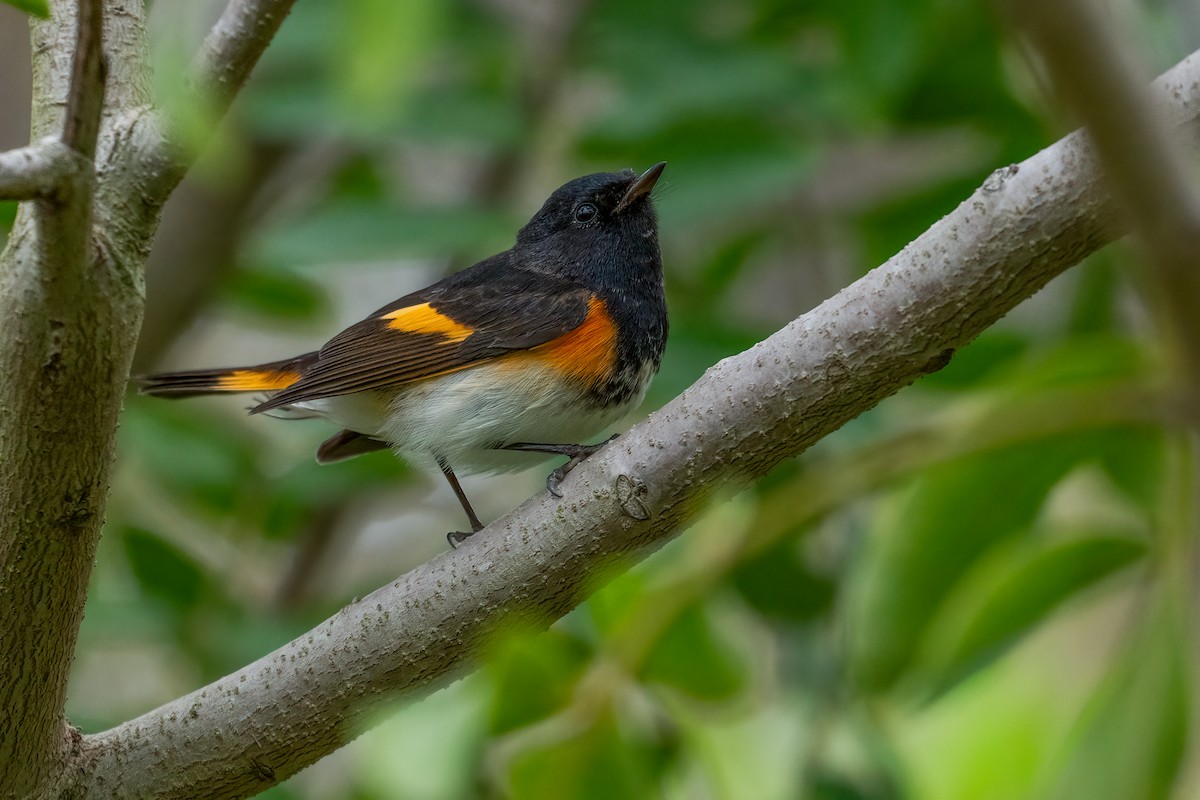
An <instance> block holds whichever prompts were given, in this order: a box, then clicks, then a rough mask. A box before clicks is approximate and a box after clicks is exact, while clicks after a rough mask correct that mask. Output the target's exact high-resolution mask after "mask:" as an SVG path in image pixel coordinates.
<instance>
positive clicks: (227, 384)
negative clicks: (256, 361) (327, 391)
mask: <svg viewBox="0 0 1200 800" xmlns="http://www.w3.org/2000/svg"><path fill="white" fill-rule="evenodd" d="M298 380H300V373H299V372H290V371H287V370H268V369H235V370H233V371H232V372H228V373H226V374H225V375H221V376H220V377H219V378H217V385H216V388H217V389H219V390H223V391H228V392H265V391H275V390H277V389H286V388H287V387H289V386H291V385H292V384H293V383H295V382H296V381H298Z"/></svg>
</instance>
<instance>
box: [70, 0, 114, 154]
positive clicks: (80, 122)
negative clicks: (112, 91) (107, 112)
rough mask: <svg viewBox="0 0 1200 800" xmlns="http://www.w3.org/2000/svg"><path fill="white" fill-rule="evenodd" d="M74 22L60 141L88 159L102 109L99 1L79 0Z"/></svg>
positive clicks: (100, 7)
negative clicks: (68, 85) (69, 82)
mask: <svg viewBox="0 0 1200 800" xmlns="http://www.w3.org/2000/svg"><path fill="white" fill-rule="evenodd" d="M77 8H78V12H77V13H78V16H77V18H76V21H75V56H74V61H73V62H72V64H71V84H70V90H69V94H68V95H67V114H66V119H65V120H64V121H63V134H62V138H63V143H64V144H65V145H66V146H67V147H70V148H71V149H72V150H75V151H76V152H78V153H82V154H83V155H84V157H85V158H87V159H88V160H89V161H90V160H91V159H93V158H95V156H96V138H97V136H99V134H100V116H101V112H102V111H103V109H104V83H105V76H106V73H107V69H106V67H105V62H104V52H103V48H102V46H101V39H102V37H103V27H104V10H103V8H102V0H79V5H78V7H77Z"/></svg>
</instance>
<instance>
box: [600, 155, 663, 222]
mask: <svg viewBox="0 0 1200 800" xmlns="http://www.w3.org/2000/svg"><path fill="white" fill-rule="evenodd" d="M666 168H667V162H665V161H660V162H658V163H657V164H655V165H654V166H653V167H651V168H650V169H648V170H646V171H645V172H643V173H642V176H641V177H640V178H638V179H637V180H636V181H634V182H633V186H630V187H629V189H628V190H627V191H626V192H625V196H624V197H622V198H621V202H619V203H617V207H616V208H615V209H613V213H614V214H620V213H621V212H622V211H624V210H625V209H626V208H629V206H630V205H632V204H633V201H634V200H637V199H638V198H639V197H642V196H644V195H648V194H650V190H651V189H653V188H654V184H656V183H658V178H659V176H661V175H662V174H663V170H664V169H666Z"/></svg>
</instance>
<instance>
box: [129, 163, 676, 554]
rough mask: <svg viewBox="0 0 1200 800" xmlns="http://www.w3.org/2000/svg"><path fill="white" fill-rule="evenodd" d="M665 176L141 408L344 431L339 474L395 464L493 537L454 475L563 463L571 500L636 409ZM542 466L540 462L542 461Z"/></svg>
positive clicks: (655, 170)
mask: <svg viewBox="0 0 1200 800" xmlns="http://www.w3.org/2000/svg"><path fill="white" fill-rule="evenodd" d="M665 168H666V162H660V163H658V164H655V165H654V166H652V167H650V168H649V169H648V170H646V171H645V172H643V173H641V174H638V173H636V172H634V171H633V170H629V169H626V170H621V171H618V172H601V173H595V174H591V175H585V176H583V177H580V178H576V179H574V180H572V181H569V182H568V183H566V184H564V185H562V186H561V187H559V188H558V189H556V190H555V191H554V192H553V193H552V194H551V195H550V197H549V198H548V199H547V200H546V201H545V203H544V204H543V205H542V206H541V208H540V209H539V210H538V211H537V212H536V213H535V214H534V215H533V217H532V218H531V219H530V220H529V222H528V223H527V224H525V226H524V227H522V228H521V229H520V230H519V231H518V233H517V236H516V242H515V243H514V245H513V246H512V247H511V248H510V249H508V250H505V251H504V252H501V253H498V254H496V255H493V256H491V257H489V258H485V259H483V260H482V261H479V262H478V263H476V264H474V265H472V266H470V267H467V268H466V269H463V270H461V271H459V272H456V273H453V274H451V275H449V276H448V277H446V278H444V279H442V280H439V281H437V282H436V283H434V284H432V285H430V286H428V287H426V288H424V289H421V290H419V291H416V292H412V293H411V294H407V295H405V296H404V297H401V298H400V299H399V300H396V301H395V302H392V303H389V304H388V305H386V306H384V307H382V308H380V309H379V310H378V311H376V312H374V313H373V314H371V315H370V316H368V317H367V318H366V319H364V320H362V321H361V322H358V323H356V324H354V325H351V326H350V327H348V328H346V329H345V330H343V331H341V332H340V333H338V334H337V335H336V336H334V337H333V338H332V339H330V340H329V341H328V342H326V343H325V344H324V345H323V346H322V347H321V348H320V349H318V350H314V351H312V352H309V353H304V354H303V355H299V356H296V357H294V358H288V359H284V360H281V361H272V362H269V363H264V364H256V365H253V366H240V367H227V368H215V369H198V370H189V371H183V372H163V373H158V374H153V375H145V376H141V377H140V378H139V379H138V381H137V382H138V384H139V390H140V392H141V393H142V394H146V395H152V396H158V397H164V398H183V397H191V396H195V395H207V394H223V393H228V392H247V393H255V394H257V395H258V397H257V398H256V405H253V406H252V407H251V408H250V409H249V412H250V413H251V414H267V415H270V416H276V417H282V418H285V419H306V418H313V417H317V418H322V419H325V420H327V421H330V422H332V423H334V424H335V425H337V426H338V427H339V428H340V429H341V430H340V431H339V432H338V433H336V434H334V435H333V436H331V437H330V438H328V439H327V440H325V441H324V442H323V443H322V444H321V445H320V446H319V447H318V448H317V452H316V459H317V461H318V462H319V463H321V464H329V463H333V462H337V461H341V460H343V459H347V458H352V457H354V456H358V455H362V454H364V453H369V452H373V451H377V450H384V449H391V450H392V451H394V452H395V453H396V454H397V455H398V456H399V457H401V458H403V459H405V460H407V461H409V462H410V463H417V464H427V465H429V466H431V467H436V468H437V469H438V470H439V471H440V472H441V473H442V475H444V476H445V478H446V481H447V482H448V483H449V485H450V488H451V490H452V491H453V492H454V495H455V497H457V499H458V501H459V503H460V504H461V505H462V509H463V511H464V512H465V514H466V517H467V521H468V522H469V524H470V527H471V530H470V531H469V532H464V531H452V532H450V533H448V534H447V539H448V541H449V543H450V545H451V546H452V547H457V546H458V545H460V544H462V542H464V541H465V540H466V539H467V538H468V537H470V536H471V535H473V534H475V533H478V532H479V531H480V530H482V529H483V524H482V523H481V522H480V519H479V516H478V515H477V514H476V513H475V510H474V509H473V508H472V506H471V503H470V501H469V500H468V499H467V496H466V494H465V493H464V492H463V489H462V486H461V484H460V483H459V480H458V474H459V473H463V474H468V473H497V472H506V471H516V470H520V469H524V468H526V467H529V466H531V465H532V463H534V462H533V461H532V460H531V456H530V454H538V455H540V457H541V458H545V457H546V456H548V455H556V456H566V457H567V459H568V460H567V462H566V463H565V464H563V465H562V466H560V467H558V468H557V469H555V470H554V471H552V472H551V473H550V475H549V477H548V478H547V480H546V488H547V489H548V490H549V491H550V493H551V494H553V495H555V496H557V497H561V496H562V493H561V489H560V484H561V483H562V481H563V479H564V478H565V477H566V475H567V474H568V473H569V472H570V470H571V469H573V468H574V467H575V466H576V465H577V464H579V463H580V461H582V460H583V459H585V458H587V457H588V456H589V455H591V454H592V453H594V452H595V451H596V450H598V449H599V448H600V447H602V446H603V445H604V444H605V443H606V442H601V443H599V444H582V442H583V441H584V440H586V439H589V438H592V437H595V436H596V435H598V434H599V433H601V432H603V431H605V430H606V429H609V428H610V427H612V426H613V425H615V424H616V423H617V422H619V421H620V420H621V419H622V418H623V417H624V416H626V415H627V414H628V413H629V412H630V411H631V410H633V409H634V408H636V407H637V406H638V405H640V404H641V402H642V400H643V398H644V396H645V393H646V390H647V387H648V386H649V384H650V382H651V380H652V378H653V377H654V376H655V374H657V372H658V370H659V366H660V364H661V361H662V354H663V350H664V349H665V347H666V341H667V332H668V323H667V305H666V296H665V291H664V287H663V265H662V255H661V252H660V247H659V240H658V220H657V216H656V213H655V209H654V204H653V200H652V196H651V195H652V191H653V189H654V188H655V186H656V185H657V183H658V180H659V178H660V176H661V175H662V173H663V170H664V169H665ZM539 460H540V459H539Z"/></svg>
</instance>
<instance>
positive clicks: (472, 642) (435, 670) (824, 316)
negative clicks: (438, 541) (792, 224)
mask: <svg viewBox="0 0 1200 800" xmlns="http://www.w3.org/2000/svg"><path fill="white" fill-rule="evenodd" d="M1159 85H1160V87H1161V88H1162V89H1164V90H1165V93H1168V94H1170V96H1171V97H1172V104H1173V109H1172V111H1173V120H1172V124H1173V125H1177V126H1181V125H1184V124H1186V123H1194V122H1196V121H1197V120H1200V54H1196V55H1194V56H1192V57H1191V58H1189V59H1188V60H1186V61H1185V62H1183V63H1182V64H1180V65H1179V66H1177V67H1176V68H1174V69H1173V70H1172V71H1171V72H1170V73H1168V74H1167V75H1166V76H1164V78H1162V79H1160V81H1159ZM1120 233H1121V228H1120V225H1119V223H1118V216H1117V214H1116V210H1115V207H1114V204H1113V202H1112V200H1111V199H1110V198H1109V197H1108V195H1107V194H1106V192H1105V191H1104V189H1103V187H1102V185H1101V180H1100V177H1099V176H1098V174H1097V170H1096V167H1095V164H1094V160H1093V157H1092V154H1091V149H1090V146H1089V145H1088V144H1087V142H1086V139H1085V138H1084V137H1083V136H1082V135H1081V134H1079V133H1076V134H1072V135H1071V136H1068V137H1066V138H1065V139H1063V140H1062V141H1060V142H1058V143H1057V144H1055V145H1053V146H1052V147H1050V148H1047V149H1046V150H1044V151H1042V152H1041V153H1039V154H1037V155H1035V156H1033V157H1032V158H1030V159H1028V160H1027V161H1025V162H1023V163H1021V164H1019V165H1013V166H1011V167H1007V168H1005V169H1001V170H998V171H997V172H995V173H994V174H993V175H992V176H991V177H989V178H988V179H987V181H985V182H984V184H983V186H982V187H981V188H980V189H979V190H977V191H976V192H975V193H974V194H973V195H972V196H971V197H970V198H968V199H967V201H965V202H964V203H963V204H962V205H960V206H959V207H958V209H956V210H955V211H954V212H952V213H951V214H950V215H948V216H947V217H946V218H944V219H942V220H940V221H939V222H938V223H936V224H935V225H934V226H933V227H932V228H930V229H929V230H928V231H927V232H926V233H925V234H923V235H922V236H921V237H920V238H919V239H917V240H916V241H914V242H913V243H912V244H911V245H909V246H908V247H907V248H905V249H904V251H902V252H901V253H899V254H898V255H897V256H895V257H894V258H892V259H891V260H890V261H888V262H887V263H886V264H884V265H883V266H882V267H880V268H878V269H876V270H874V271H873V272H871V273H869V274H868V275H866V276H865V277H864V278H862V279H861V280H859V281H858V282H856V283H855V284H853V285H852V286H850V287H848V288H847V289H845V290H843V291H842V292H840V293H839V294H838V295H836V296H834V297H832V298H830V299H829V300H827V301H826V302H825V303H823V304H822V305H821V306H819V307H818V308H816V309H814V310H813V311H812V312H810V313H808V314H806V315H805V316H803V317H801V318H800V319H798V320H796V321H794V322H792V323H791V324H790V325H788V326H787V327H786V328H784V329H783V330H781V331H779V332H778V333H776V334H775V335H773V336H771V337H770V338H768V339H766V340H765V341H763V342H761V343H759V344H758V345H756V346H755V347H753V348H751V349H750V350H748V351H746V352H745V353H742V354H740V355H738V356H735V357H733V358H730V359H726V360H725V361H722V362H721V363H719V364H717V365H716V366H715V367H713V368H712V369H710V370H709V371H708V372H707V373H706V374H705V375H704V377H703V378H701V380H700V381H698V382H697V383H696V384H694V385H693V386H692V387H691V388H689V389H688V390H687V391H686V392H684V393H683V394H682V395H681V396H679V397H678V398H676V399H675V400H674V401H672V402H671V403H669V404H668V405H667V406H665V407H664V408H662V409H661V410H660V411H658V412H656V413H654V414H653V415H651V417H650V418H649V419H647V420H646V421H645V422H644V423H642V424H640V425H638V426H636V427H635V428H634V429H633V430H631V431H630V432H629V433H628V434H626V435H625V436H624V437H623V438H621V439H619V440H618V441H617V442H616V443H615V444H613V445H610V446H608V447H606V448H604V449H603V450H602V451H600V452H599V453H597V454H596V455H595V456H593V457H592V458H591V459H589V460H588V461H587V462H585V463H584V464H583V465H582V466H580V467H579V468H578V469H576V470H575V471H574V472H573V473H571V475H570V476H569V477H568V479H567V480H566V482H565V483H564V484H563V490H564V492H565V494H566V498H565V499H563V500H561V501H557V500H554V499H553V498H551V497H549V496H548V495H545V494H543V495H541V496H539V497H535V498H533V499H531V500H529V501H528V502H526V503H525V504H524V505H523V506H521V507H520V508H519V509H517V510H515V511H513V512H512V513H510V514H509V515H507V516H506V517H504V518H502V519H501V520H498V521H497V522H495V523H493V524H492V525H491V526H489V527H488V528H487V529H486V530H485V531H484V532H483V533H482V534H480V535H479V536H476V537H475V538H473V539H471V540H469V541H468V542H467V544H465V545H464V546H462V547H460V548H459V549H457V550H454V551H452V552H448V553H444V554H443V555H441V556H439V557H438V558H435V559H434V560H433V561H431V562H429V563H428V564H425V565H423V566H421V567H419V568H417V569H415V570H413V571H412V572H410V573H408V574H407V575H404V576H402V577H400V578H399V579H398V580H396V581H395V582H394V583H392V584H389V585H387V586H385V587H383V588H381V589H379V590H377V591H376V592H374V593H373V594H371V595H370V596H368V597H366V598H364V599H363V600H362V601H360V602H357V603H354V604H352V605H351V606H349V607H347V608H345V609H344V610H342V611H341V612H340V613H339V614H337V615H336V616H334V617H332V618H330V619H328V620H326V621H325V622H324V623H322V624H321V625H320V626H318V627H317V628H315V629H313V630H312V631H310V632H309V633H307V634H305V635H303V636H301V637H300V638H299V639H297V640H295V641H293V642H291V643H290V644H288V645H286V646H284V647H282V648H280V649H279V650H276V651H275V652H273V653H271V654H269V655H267V656H264V657H263V658H261V659H259V660H258V661H256V662H255V663H253V664H250V665H249V666H247V667H245V668H244V669H242V670H240V671H238V672H237V673H234V674H232V675H229V676H227V677H225V678H223V679H221V680H219V681H217V682H216V683H213V684H211V685H209V686H206V687H204V688H202V689H199V690H197V691H195V692H193V693H191V694H189V695H187V696H185V697H182V698H179V699H177V700H175V701H173V702H171V703H168V704H166V705H164V706H162V707H161V708H158V709H156V710H154V711H151V712H149V713H148V714H145V715H143V716H142V717H139V718H138V719H135V720H132V721H130V722H127V723H125V724H123V725H121V726H119V727H117V728H114V729H112V730H110V731H106V732H104V733H100V734H96V735H92V736H88V737H85V738H84V741H83V743H82V748H83V760H82V763H81V764H80V773H79V774H80V776H81V778H80V780H82V781H83V782H84V784H85V786H84V787H83V788H81V791H80V792H79V794H80V796H87V797H100V796H112V795H120V796H123V797H130V798H143V797H147V798H148V797H156V798H183V797H193V796H196V795H197V794H203V795H204V796H205V797H212V798H235V797H245V796H247V795H249V794H252V793H255V792H258V791H261V790H263V789H264V788H266V787H267V786H270V785H272V784H274V783H276V782H277V781H280V780H283V779H284V778H286V777H288V776H290V775H292V774H294V773H295V772H296V771H298V770H299V769H301V768H302V767H304V766H306V765H307V764H310V763H312V762H313V761H315V760H317V759H318V758H320V757H321V756H323V755H325V754H327V753H329V752H331V751H332V750H334V749H336V748H337V747H339V746H341V745H342V744H344V743H345V742H346V741H348V740H349V739H351V738H353V737H354V736H355V735H357V734H358V733H359V732H361V729H362V726H363V725H365V724H366V720H367V718H368V715H369V714H370V713H371V712H372V711H373V710H375V709H377V708H379V707H380V706H381V705H382V704H384V703H386V702H391V701H394V700H396V699H397V698H412V697H416V696H420V695H422V694H425V693H428V692H429V691H431V690H432V689H433V688H435V687H437V686H440V685H443V684H445V683H447V682H448V681H450V680H452V679H453V678H455V677H456V676H459V675H461V674H462V673H463V672H465V671H467V670H469V669H470V668H471V667H472V666H473V664H474V663H475V662H476V661H477V659H478V657H479V653H480V650H481V648H482V647H483V646H484V643H485V641H486V640H487V638H488V637H489V636H490V635H492V634H493V633H494V632H495V630H496V629H497V627H498V626H500V625H503V624H517V625H522V626H527V625H531V624H532V625H541V626H545V625H547V624H549V622H551V621H552V620H554V619H556V618H558V617H560V616H561V615H563V614H565V613H566V612H567V611H569V610H570V609H571V608H572V607H573V606H574V605H576V604H577V603H578V602H579V601H580V600H582V599H583V597H584V596H585V595H586V593H587V591H588V590H589V588H590V587H591V586H592V585H593V584H594V582H595V581H596V580H597V576H598V575H599V574H601V573H602V571H603V570H605V569H607V568H611V566H612V565H613V563H614V562H621V561H626V562H627V561H628V560H630V559H636V558H638V557H641V556H643V555H645V554H646V553H647V552H648V551H649V550H650V549H653V548H654V547H656V546H658V545H660V544H662V543H663V542H664V541H665V540H666V539H667V538H669V537H670V536H672V535H673V534H675V533H676V532H678V531H679V530H680V529H681V527H682V526H683V525H685V524H686V523H687V522H688V521H689V520H690V519H691V518H692V517H693V516H694V515H695V514H696V513H698V511H699V510H700V509H701V508H702V507H703V505H704V502H705V500H706V498H707V497H709V496H710V495H711V494H712V493H713V492H714V491H715V490H716V489H717V488H719V487H720V488H726V487H734V488H736V487H738V486H741V485H745V484H746V483H747V482H749V481H751V480H753V479H754V478H756V477H758V476H761V475H763V474H765V473H766V472H767V471H768V470H770V469H771V468H772V467H773V466H774V465H776V464H777V463H779V462H780V461H781V460H783V459H786V458H790V457H792V456H795V455H796V454H798V453H800V452H802V451H803V450H804V449H805V448H807V447H808V446H810V445H811V444H813V443H814V442H816V441H817V440H818V439H820V438H821V437H823V436H825V435H827V434H828V433H830V432H831V431H833V430H835V429H837V428H838V427H840V426H841V425H842V424H844V423H845V422H846V421H848V420H849V419H851V418H853V417H854V416H856V415H858V414H860V413H862V412H863V411H865V410H867V409H869V408H871V407H872V406H874V405H875V404H876V403H878V402H879V401H880V400H882V399H883V398H885V397H887V396H888V395H890V394H892V393H894V392H896V391H898V390H899V389H900V388H902V387H904V386H905V385H907V384H909V383H911V382H912V381H913V380H915V379H916V378H918V377H920V376H921V375H922V374H925V373H927V372H930V371H932V370H936V369H939V368H940V367H941V366H943V365H944V364H945V363H946V362H947V360H948V359H949V357H950V355H951V353H952V352H953V350H954V349H956V348H958V347H961V346H963V345H965V344H966V343H967V342H969V341H970V340H971V339H972V338H974V337H975V336H976V335H977V334H979V333H980V332H981V331H983V330H984V329H985V328H987V327H988V326H989V325H991V324H992V323H994V322H995V321H996V320H997V319H999V318H1000V317H1002V316H1003V315H1004V314H1005V313H1007V311H1008V310H1009V309H1011V308H1012V307H1014V306H1015V305H1016V304H1018V303H1019V302H1021V301H1022V300H1023V299H1025V298H1026V297H1028V296H1029V295H1030V294H1032V293H1033V292H1035V291H1037V290H1038V289H1039V288H1041V287H1042V286H1043V285H1045V283H1046V282H1047V281H1049V280H1050V279H1051V278H1053V277H1054V276H1056V275H1058V274H1059V273H1060V272H1062V271H1063V270H1065V269H1067V268H1068V267H1070V266H1071V265H1073V264H1074V263H1076V262H1077V261H1078V260H1079V259H1081V258H1082V257H1084V256H1085V255H1087V254H1088V253H1091V252H1093V251H1095V250H1096V249H1098V248H1099V247H1101V246H1103V245H1104V244H1106V243H1107V242H1109V241H1111V240H1112V239H1114V238H1115V237H1116V236H1118V235H1119V234H1120Z"/></svg>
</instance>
